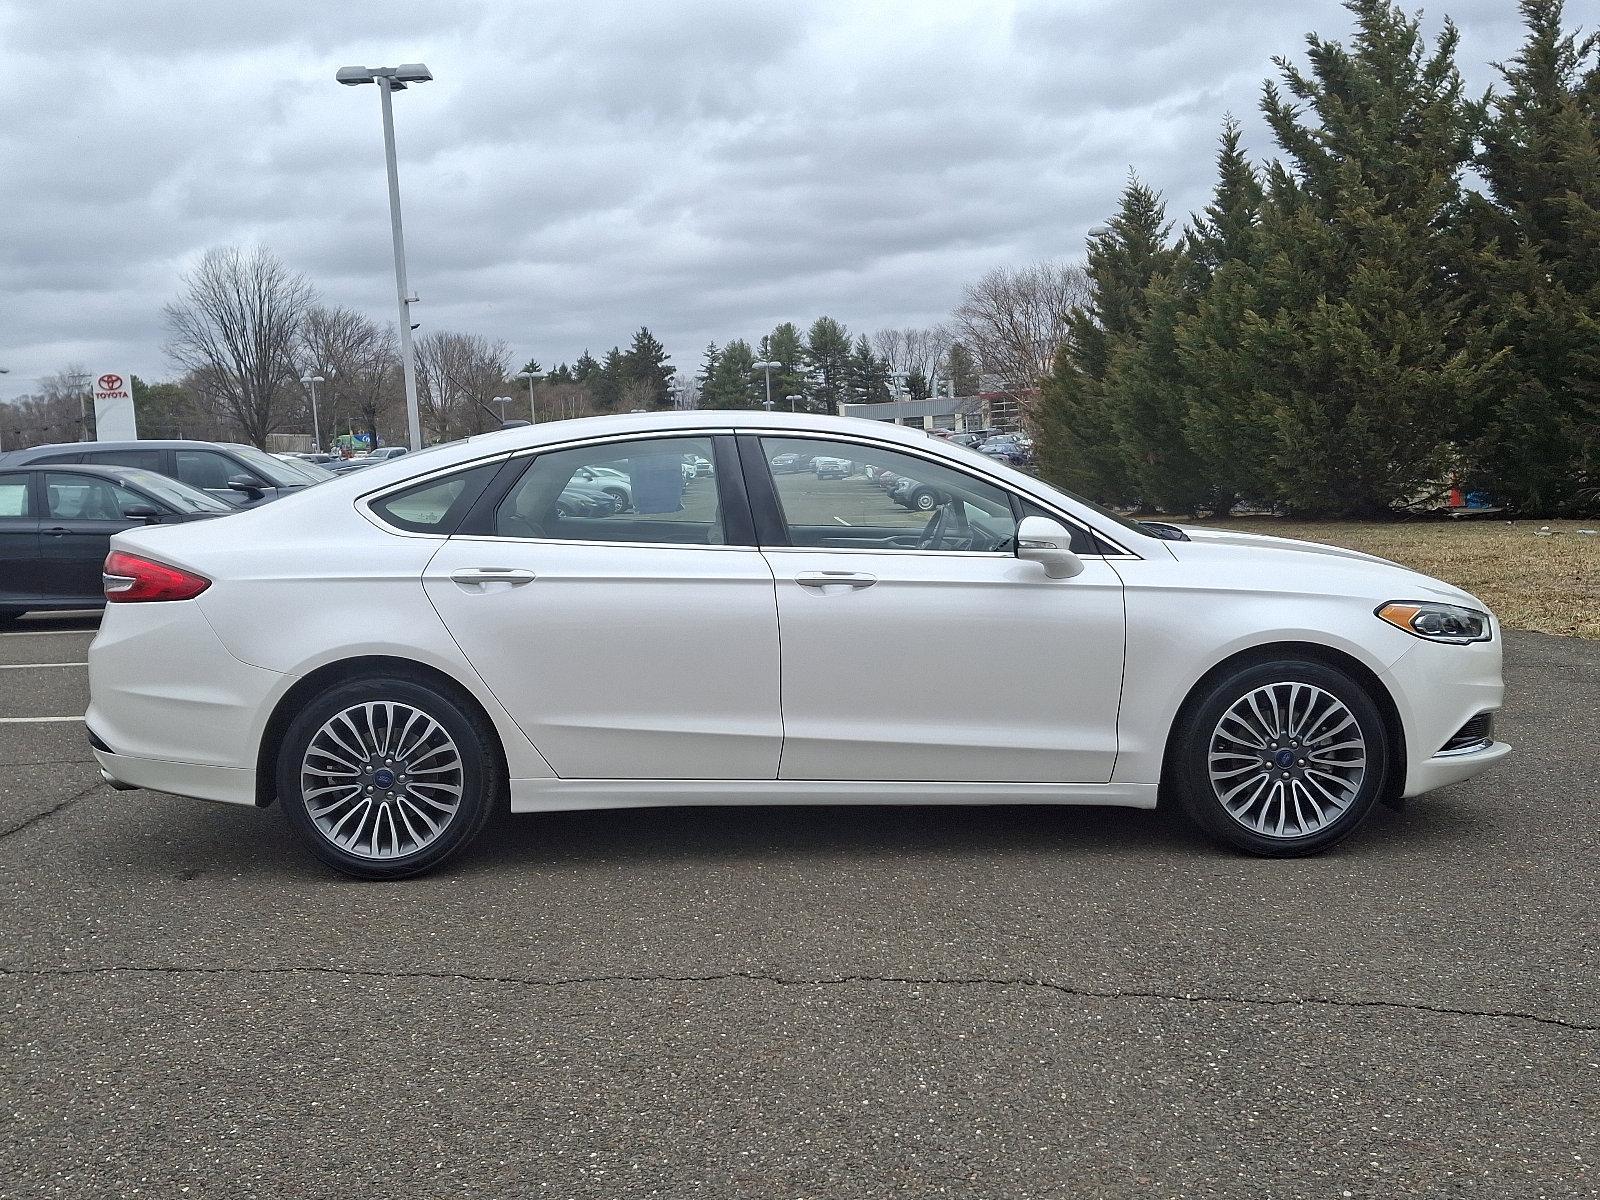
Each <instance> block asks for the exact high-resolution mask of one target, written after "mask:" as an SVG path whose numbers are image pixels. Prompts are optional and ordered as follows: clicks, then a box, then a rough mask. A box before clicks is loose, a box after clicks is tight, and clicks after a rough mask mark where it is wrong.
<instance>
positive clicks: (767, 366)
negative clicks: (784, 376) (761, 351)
mask: <svg viewBox="0 0 1600 1200" xmlns="http://www.w3.org/2000/svg"><path fill="white" fill-rule="evenodd" d="M750 365H751V366H752V367H754V368H755V369H756V370H757V371H764V372H766V376H767V403H766V407H767V409H768V410H769V411H770V410H771V408H772V373H773V372H774V371H776V370H778V368H780V367H782V366H783V364H782V363H775V362H758V363H751V364H750Z"/></svg>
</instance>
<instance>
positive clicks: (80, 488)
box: [44, 471, 150, 521]
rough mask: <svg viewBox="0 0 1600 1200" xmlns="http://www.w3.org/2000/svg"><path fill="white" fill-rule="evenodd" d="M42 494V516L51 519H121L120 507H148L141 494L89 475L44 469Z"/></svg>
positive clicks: (148, 504) (122, 518) (121, 509)
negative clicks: (43, 494)
mask: <svg viewBox="0 0 1600 1200" xmlns="http://www.w3.org/2000/svg"><path fill="white" fill-rule="evenodd" d="M44 493H45V510H46V512H45V515H46V516H48V517H49V518H50V519H51V520H52V521H121V520H124V519H125V518H124V517H123V515H122V513H123V510H124V509H129V508H133V507H135V506H139V507H144V508H148V507H150V501H148V500H146V499H144V498H143V497H142V496H136V495H134V494H133V493H132V492H130V491H128V490H127V489H125V488H120V487H118V486H117V485H116V484H114V483H112V482H111V481H109V480H106V479H96V478H94V477H93V476H89V475H68V474H64V473H63V474H59V475H58V474H56V473H55V472H54V471H51V472H48V473H47V474H46V475H45V477H44Z"/></svg>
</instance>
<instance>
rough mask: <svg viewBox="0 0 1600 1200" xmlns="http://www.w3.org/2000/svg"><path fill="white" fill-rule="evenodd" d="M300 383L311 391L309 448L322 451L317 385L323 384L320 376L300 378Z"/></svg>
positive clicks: (307, 375)
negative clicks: (318, 422)
mask: <svg viewBox="0 0 1600 1200" xmlns="http://www.w3.org/2000/svg"><path fill="white" fill-rule="evenodd" d="M300 382H301V383H303V384H305V385H306V386H307V387H309V388H310V389H311V448H312V449H313V450H316V451H318V452H321V450H322V427H321V426H320V425H318V424H317V384H319V383H322V382H324V380H323V378H322V376H321V375H311V374H306V375H302V376H300Z"/></svg>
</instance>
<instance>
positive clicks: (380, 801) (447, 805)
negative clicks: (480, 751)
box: [300, 700, 464, 859]
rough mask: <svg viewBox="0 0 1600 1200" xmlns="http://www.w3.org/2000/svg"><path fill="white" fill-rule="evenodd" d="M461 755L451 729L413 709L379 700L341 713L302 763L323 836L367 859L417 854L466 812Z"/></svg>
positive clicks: (309, 804)
mask: <svg viewBox="0 0 1600 1200" xmlns="http://www.w3.org/2000/svg"><path fill="white" fill-rule="evenodd" d="M463 786H464V772H463V767H462V761H461V752H460V751H459V750H458V749H457V748H456V743H455V740H454V739H453V738H452V737H451V736H450V734H449V733H448V732H447V731H446V730H445V728H444V726H443V725H441V724H440V723H439V722H438V721H436V720H434V719H433V718H432V717H430V716H429V715H428V714H427V713H425V712H423V711H422V710H421V709H418V708H413V707H412V706H410V705H409V704H399V703H391V702H387V701H381V700H377V701H372V702H370V703H363V704H355V705H352V706H351V707H349V708H346V709H344V710H342V711H341V712H338V713H335V714H334V715H333V716H332V717H330V718H329V719H328V720H327V721H325V722H324V723H323V725H322V727H321V728H320V729H318V730H317V732H316V733H315V734H314V735H313V736H312V738H311V741H310V743H309V744H308V745H307V747H306V752H305V754H304V755H303V756H302V758H301V760H300V789H301V794H302V796H303V798H304V800H305V806H306V812H307V813H308V814H309V815H310V817H311V820H312V822H313V823H314V824H315V825H316V828H317V830H318V831H319V832H320V833H321V834H322V836H323V837H325V838H327V839H328V841H330V842H332V843H333V844H334V845H335V846H337V847H338V848H339V849H341V850H343V851H345V852H346V853H349V854H354V855H357V856H359V857H361V858H369V859H388V858H398V857H400V856H402V855H408V854H413V853H415V852H416V851H418V850H421V849H422V848H423V847H425V846H427V845H429V844H430V843H432V842H433V841H434V840H435V839H437V838H438V837H439V835H440V834H442V833H443V832H444V831H445V830H446V829H447V828H448V827H449V825H450V823H451V821H452V820H453V819H454V818H455V815H456V812H457V810H458V809H459V808H460V807H461V792H462V787H463Z"/></svg>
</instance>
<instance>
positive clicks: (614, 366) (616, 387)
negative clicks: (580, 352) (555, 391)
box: [584, 346, 628, 413]
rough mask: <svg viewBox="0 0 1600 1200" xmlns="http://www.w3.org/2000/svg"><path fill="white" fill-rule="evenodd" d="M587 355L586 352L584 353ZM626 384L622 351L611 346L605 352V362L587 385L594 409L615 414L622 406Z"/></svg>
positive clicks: (626, 369) (626, 370) (625, 370)
mask: <svg viewBox="0 0 1600 1200" xmlns="http://www.w3.org/2000/svg"><path fill="white" fill-rule="evenodd" d="M584 353H585V355H587V353H588V352H587V351H585V352H584ZM627 383H628V367H627V363H626V361H625V360H624V359H623V357H622V351H621V350H619V349H617V347H615V346H613V347H611V349H610V350H609V351H607V352H606V357H605V360H604V361H603V362H602V363H601V364H600V368H599V370H597V371H596V372H595V373H594V379H593V381H592V382H591V383H590V385H589V389H590V391H591V392H592V393H593V394H594V403H595V408H596V409H598V410H599V411H600V412H603V413H607V412H616V411H617V409H618V408H620V407H621V405H622V389H623V388H624V386H626V384H627Z"/></svg>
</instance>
